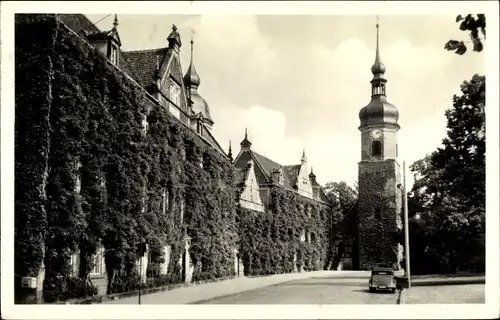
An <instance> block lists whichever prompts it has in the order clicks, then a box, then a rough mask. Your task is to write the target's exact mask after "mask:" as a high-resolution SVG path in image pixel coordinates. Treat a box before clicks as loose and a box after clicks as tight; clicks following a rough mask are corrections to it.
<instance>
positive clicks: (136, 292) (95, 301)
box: [55, 276, 238, 304]
mask: <svg viewBox="0 0 500 320" xmlns="http://www.w3.org/2000/svg"><path fill="white" fill-rule="evenodd" d="M236 278H238V277H236V276H230V277H223V278H218V279H214V280H200V281H193V282H190V283H177V284H169V285H164V286H160V287H154V288H145V289H142V290H141V296H144V295H149V294H153V293H159V292H165V291H171V290H175V289H179V288H187V287H194V286H198V285H202V284H209V283H214V282H222V281H226V280H233V279H236ZM136 296H139V290H134V291H128V292H121V293H115V294H110V295H103V296H96V297H92V298H87V299H74V300H68V301H62V302H59V303H57V302H56V303H55V304H99V303H103V302H105V301H113V300H120V299H124V298H130V297H136Z"/></svg>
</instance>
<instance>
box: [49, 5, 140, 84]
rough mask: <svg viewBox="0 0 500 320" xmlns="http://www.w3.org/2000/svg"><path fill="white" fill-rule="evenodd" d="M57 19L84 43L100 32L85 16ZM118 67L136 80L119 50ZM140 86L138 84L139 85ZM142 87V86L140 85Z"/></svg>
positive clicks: (69, 15)
mask: <svg viewBox="0 0 500 320" xmlns="http://www.w3.org/2000/svg"><path fill="white" fill-rule="evenodd" d="M56 17H57V19H59V21H61V22H62V23H64V24H65V25H66V26H67V27H68V28H70V29H71V30H73V32H75V33H76V34H77V35H79V36H80V37H81V38H82V39H83V40H84V41H87V42H89V40H88V38H87V35H88V34H94V35H95V34H99V33H102V31H101V30H100V29H99V28H97V27H96V26H95V25H94V24H93V23H92V22H91V21H90V20H89V19H88V18H87V17H86V16H85V15H83V14H57V15H56ZM118 67H119V68H120V70H122V71H123V72H125V73H126V74H128V75H129V76H130V77H131V78H132V79H134V80H136V81H137V79H136V77H135V75H134V73H133V72H132V70H131V68H130V63H129V61H128V59H127V57H125V56H124V55H123V51H122V50H121V49H120V55H119V61H118ZM139 84H140V83H139ZM141 85H142V84H141Z"/></svg>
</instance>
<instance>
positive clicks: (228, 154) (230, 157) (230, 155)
mask: <svg viewBox="0 0 500 320" xmlns="http://www.w3.org/2000/svg"><path fill="white" fill-rule="evenodd" d="M227 156H228V158H229V160H231V162H233V151H232V150H231V140H229V150H228V153H227Z"/></svg>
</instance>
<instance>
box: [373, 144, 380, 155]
mask: <svg viewBox="0 0 500 320" xmlns="http://www.w3.org/2000/svg"><path fill="white" fill-rule="evenodd" d="M372 155H373V156H380V155H382V143H380V141H373V142H372Z"/></svg>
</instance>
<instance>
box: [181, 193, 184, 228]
mask: <svg viewBox="0 0 500 320" xmlns="http://www.w3.org/2000/svg"><path fill="white" fill-rule="evenodd" d="M180 206H181V208H180V209H181V210H180V211H181V223H182V222H183V221H184V199H182V200H181V203H180Z"/></svg>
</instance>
